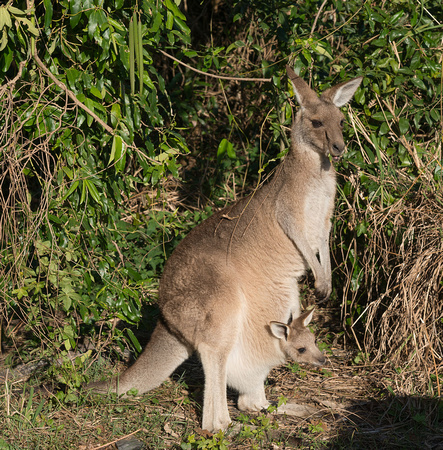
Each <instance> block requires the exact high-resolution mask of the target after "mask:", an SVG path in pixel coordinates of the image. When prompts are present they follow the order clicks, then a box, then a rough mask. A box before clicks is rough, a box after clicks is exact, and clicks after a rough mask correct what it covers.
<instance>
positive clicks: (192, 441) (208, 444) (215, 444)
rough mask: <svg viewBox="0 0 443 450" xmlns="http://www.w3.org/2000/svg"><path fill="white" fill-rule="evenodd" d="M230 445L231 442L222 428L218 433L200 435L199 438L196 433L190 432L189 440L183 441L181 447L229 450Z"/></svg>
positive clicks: (184, 448)
mask: <svg viewBox="0 0 443 450" xmlns="http://www.w3.org/2000/svg"><path fill="white" fill-rule="evenodd" d="M228 445H229V442H228V441H227V440H226V437H225V433H224V432H223V431H221V430H220V431H219V432H218V433H216V434H214V435H212V436H210V437H204V436H200V437H199V438H196V436H195V434H190V435H189V436H188V438H187V442H183V443H182V444H181V445H180V448H182V449H183V450H192V449H202V450H204V449H212V450H227V449H228Z"/></svg>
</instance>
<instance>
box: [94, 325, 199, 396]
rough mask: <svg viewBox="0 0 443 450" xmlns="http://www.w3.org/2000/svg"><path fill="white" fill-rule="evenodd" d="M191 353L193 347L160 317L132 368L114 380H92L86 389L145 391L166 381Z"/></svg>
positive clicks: (103, 392) (122, 391)
mask: <svg viewBox="0 0 443 450" xmlns="http://www.w3.org/2000/svg"><path fill="white" fill-rule="evenodd" d="M191 354H192V349H190V348H189V347H188V346H186V345H185V344H183V343H182V342H181V341H180V340H179V339H178V338H177V337H175V336H174V335H173V334H172V333H171V332H170V331H169V330H168V328H167V327H166V326H165V325H164V323H163V322H162V320H161V319H159V321H158V323H157V326H156V327H155V329H154V332H153V333H152V336H151V339H150V341H149V342H148V345H147V346H146V347H145V349H144V350H143V353H142V354H141V355H140V356H139V358H138V359H137V361H136V362H135V363H134V364H133V365H132V366H131V367H129V369H127V370H126V371H125V372H124V373H123V374H122V375H120V376H117V377H115V378H112V379H111V380H107V381H100V382H95V383H90V384H88V385H87V386H86V389H89V390H92V391H94V392H98V393H102V394H105V393H109V392H116V393H117V394H126V392H127V391H129V390H130V389H133V388H135V389H137V391H138V393H139V394H143V393H145V392H148V391H150V390H151V389H154V388H156V387H157V386H159V385H160V384H161V383H163V381H165V380H166V378H168V377H169V375H171V373H172V372H173V371H174V370H175V369H176V368H177V367H178V366H179V365H180V364H181V363H182V362H184V361H185V360H186V359H187V358H189V356H190V355H191Z"/></svg>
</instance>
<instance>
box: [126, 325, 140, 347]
mask: <svg viewBox="0 0 443 450" xmlns="http://www.w3.org/2000/svg"><path fill="white" fill-rule="evenodd" d="M126 332H127V333H128V336H129V338H130V339H131V342H132V345H133V346H134V348H135V349H136V350H137V352H139V353H140V352H141V351H142V346H141V345H140V342H139V341H138V339H137V338H136V337H135V334H134V333H133V332H132V330H131V329H129V328H127V329H126Z"/></svg>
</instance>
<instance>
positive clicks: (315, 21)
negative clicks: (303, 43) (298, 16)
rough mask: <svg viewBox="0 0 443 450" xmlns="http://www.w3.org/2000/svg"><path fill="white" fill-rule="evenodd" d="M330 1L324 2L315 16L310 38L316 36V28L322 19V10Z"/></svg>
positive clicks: (324, 0)
mask: <svg viewBox="0 0 443 450" xmlns="http://www.w3.org/2000/svg"><path fill="white" fill-rule="evenodd" d="M327 1H328V0H323V3H322V4H321V6H320V8H319V10H318V12H317V14H316V15H315V19H314V23H313V24H312V28H311V33H310V34H309V37H310V38H312V35H313V34H314V30H315V27H316V26H317V22H318V18H319V17H320V14H321V12H322V9H323V8H324V6H325V5H326V3H327Z"/></svg>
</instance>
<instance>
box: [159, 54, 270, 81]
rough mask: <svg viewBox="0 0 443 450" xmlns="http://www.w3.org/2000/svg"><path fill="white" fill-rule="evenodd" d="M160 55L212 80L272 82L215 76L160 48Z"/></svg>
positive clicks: (263, 79) (267, 79)
mask: <svg viewBox="0 0 443 450" xmlns="http://www.w3.org/2000/svg"><path fill="white" fill-rule="evenodd" d="M157 50H158V51H159V52H160V53H162V54H163V55H165V56H167V57H168V58H171V59H172V60H174V61H175V62H178V63H179V64H181V65H182V66H185V67H187V68H188V69H190V70H192V71H194V72H196V73H199V74H201V75H205V76H208V77H212V78H218V79H219V80H231V81H259V82H267V83H268V82H270V81H272V78H242V77H240V78H239V77H227V76H225V75H214V74H212V73H208V72H203V71H202V70H199V69H196V68H195V67H192V66H190V65H189V64H186V63H184V62H183V61H180V60H179V59H177V58H176V57H174V56H172V55H170V54H169V53H166V52H165V51H163V50H161V49H160V48H158V49H157Z"/></svg>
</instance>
